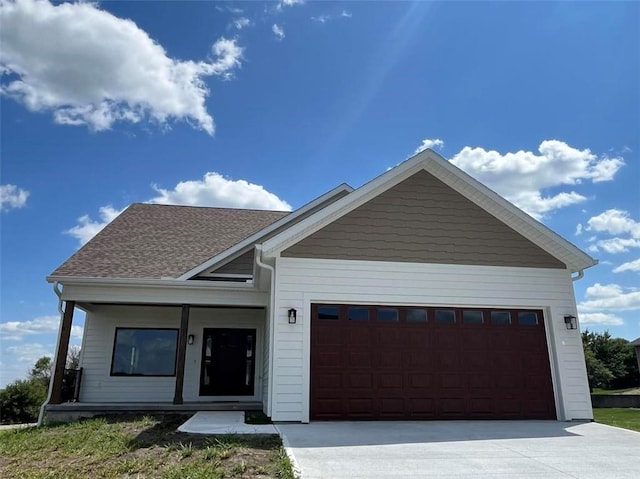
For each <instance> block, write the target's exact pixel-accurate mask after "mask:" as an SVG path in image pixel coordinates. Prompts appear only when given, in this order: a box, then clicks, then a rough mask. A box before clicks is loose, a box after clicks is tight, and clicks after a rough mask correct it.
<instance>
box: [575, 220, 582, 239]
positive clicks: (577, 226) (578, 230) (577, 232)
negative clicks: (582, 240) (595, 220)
mask: <svg viewBox="0 0 640 479" xmlns="http://www.w3.org/2000/svg"><path fill="white" fill-rule="evenodd" d="M581 234H582V225H581V224H579V223H578V225H576V232H575V235H576V236H580V235H581Z"/></svg>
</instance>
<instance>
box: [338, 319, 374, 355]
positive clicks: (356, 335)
mask: <svg viewBox="0 0 640 479" xmlns="http://www.w3.org/2000/svg"><path fill="white" fill-rule="evenodd" d="M349 326H350V327H349V328H344V327H342V328H341V327H340V325H336V327H335V329H336V330H337V331H338V333H339V334H342V335H343V336H344V339H345V342H344V343H343V344H345V345H346V344H348V345H349V347H351V348H358V347H365V348H367V349H369V348H371V346H372V344H373V342H372V332H371V331H370V330H369V329H367V328H366V326H367V325H366V324H365V323H359V322H352V323H351V324H350V325H349Z"/></svg>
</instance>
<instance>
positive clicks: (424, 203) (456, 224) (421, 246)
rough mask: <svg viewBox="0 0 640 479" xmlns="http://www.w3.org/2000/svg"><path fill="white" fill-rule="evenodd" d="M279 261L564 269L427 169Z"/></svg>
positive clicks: (528, 240)
mask: <svg viewBox="0 0 640 479" xmlns="http://www.w3.org/2000/svg"><path fill="white" fill-rule="evenodd" d="M282 256H283V257H297V258H318V259H320V258H326V259H346V260H370V261H395V262H409V263H411V262H413V263H440V264H463V265H466V264H475V265H489V266H515V267H536V268H558V269H564V268H565V265H564V264H563V263H562V262H560V261H559V260H557V259H556V258H554V257H553V256H552V255H550V254H549V253H547V252H546V251H544V250H543V249H541V248H540V247H539V246H537V245H536V244H534V243H533V242H532V239H531V238H525V237H524V236H522V235H521V234H519V233H517V232H516V231H514V230H513V229H511V228H509V227H508V226H507V225H505V224H504V223H503V222H501V221H500V220H498V219H497V218H495V217H494V216H492V215H491V214H490V213H488V212H487V211H485V210H484V209H483V208H481V207H480V206H478V205H477V204H475V203H474V202H472V201H471V200H469V199H467V198H466V197H465V196H463V195H462V194H460V193H458V192H456V191H455V190H454V189H453V188H451V187H449V186H447V185H446V184H444V183H443V182H442V181H440V180H438V179H437V178H435V177H434V176H433V175H431V174H429V173H427V172H426V171H419V172H418V173H415V174H414V175H413V176H411V177H409V178H407V179H406V180H404V181H402V182H401V183H399V184H397V185H395V186H394V187H392V188H390V189H389V190H387V191H385V192H383V193H381V194H380V195H379V196H376V197H375V198H373V199H371V200H369V201H368V202H366V203H364V204H363V205H361V206H359V207H357V208H356V209H354V210H353V211H350V212H348V213H346V214H345V215H344V216H342V217H340V218H338V219H336V220H335V221H333V222H331V223H330V224H328V225H327V226H325V227H323V228H321V229H320V230H318V231H316V232H314V233H312V234H311V235H309V236H308V237H306V238H304V239H302V240H301V241H299V242H298V243H296V244H294V245H293V246H291V247H289V248H288V249H286V250H285V251H283V252H282Z"/></svg>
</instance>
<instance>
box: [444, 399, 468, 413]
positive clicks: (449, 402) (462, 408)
mask: <svg viewBox="0 0 640 479" xmlns="http://www.w3.org/2000/svg"><path fill="white" fill-rule="evenodd" d="M439 403H440V411H439V412H440V414H441V415H442V416H443V417H463V416H466V412H467V411H466V404H465V399H464V398H460V397H446V396H445V397H440V401H439Z"/></svg>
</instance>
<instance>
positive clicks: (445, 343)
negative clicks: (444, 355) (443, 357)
mask: <svg viewBox="0 0 640 479" xmlns="http://www.w3.org/2000/svg"><path fill="white" fill-rule="evenodd" d="M433 327H434V329H435V328H437V329H435V330H434V332H433V339H434V341H433V344H432V347H433V349H434V350H436V351H451V350H458V349H460V338H459V337H458V336H457V335H456V334H455V332H456V331H457V329H455V325H454V324H451V325H444V326H435V325H434V326H433ZM452 333H453V334H452Z"/></svg>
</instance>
